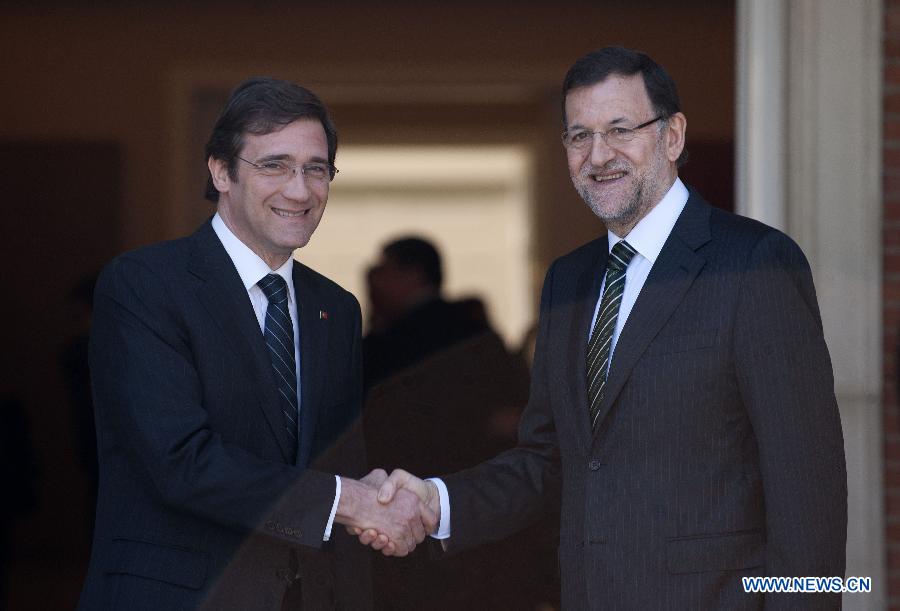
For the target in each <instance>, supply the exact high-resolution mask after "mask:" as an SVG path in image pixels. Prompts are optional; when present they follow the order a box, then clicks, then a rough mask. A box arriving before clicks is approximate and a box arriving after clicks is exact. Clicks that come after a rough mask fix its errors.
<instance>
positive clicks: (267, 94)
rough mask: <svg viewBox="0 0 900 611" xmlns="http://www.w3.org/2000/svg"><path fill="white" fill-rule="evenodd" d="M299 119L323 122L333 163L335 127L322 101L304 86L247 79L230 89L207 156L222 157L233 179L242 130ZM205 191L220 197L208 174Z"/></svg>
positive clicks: (265, 130) (263, 130)
mask: <svg viewBox="0 0 900 611" xmlns="http://www.w3.org/2000/svg"><path fill="white" fill-rule="evenodd" d="M298 119H315V120H317V121H319V123H321V124H322V128H323V129H324V130H325V138H326V140H327V141H328V162H329V163H331V164H332V165H334V158H335V155H336V154H337V131H336V130H335V129H334V124H333V123H332V122H331V118H330V117H329V116H328V110H327V109H326V108H325V105H324V104H322V101H321V100H319V98H318V97H317V96H316V94H314V93H313V92H312V91H310V90H309V89H306V88H305V87H301V86H300V85H295V84H294V83H290V82H288V81H281V80H278V79H274V78H268V77H254V78H250V79H247V80H246V81H244V82H243V83H241V84H240V85H238V86H237V88H236V89H235V90H234V91H233V92H232V93H231V97H229V98H228V102H227V103H226V104H225V108H224V109H223V110H222V114H221V115H219V118H218V119H217V120H216V124H215V126H214V127H213V130H212V134H210V136H209V141H208V142H207V143H206V159H209V158H210V157H212V158H213V159H220V160H222V161H225V162H226V163H227V164H228V175H229V176H230V177H231V179H232V180H235V181H236V180H237V169H236V164H237V156H238V154H239V153H240V152H241V149H242V148H243V146H244V134H257V135H262V134H269V133H272V132H273V131H277V130H279V129H281V128H282V127H284V126H286V125H289V124H290V123H293V122H294V121H297V120H298ZM205 195H206V199H208V200H210V201H212V202H218V201H219V192H218V191H217V190H216V187H215V185H214V184H213V181H212V177H211V176H210V177H209V179H208V180H207V182H206V194H205Z"/></svg>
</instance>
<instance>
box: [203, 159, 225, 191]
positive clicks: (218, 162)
mask: <svg viewBox="0 0 900 611" xmlns="http://www.w3.org/2000/svg"><path fill="white" fill-rule="evenodd" d="M206 167H208V168H209V175H210V176H212V181H213V186H214V187H215V188H216V190H217V191H218V192H219V193H227V192H228V190H229V189H230V187H231V176H229V175H228V164H227V163H226V162H225V161H224V160H223V159H215V158H214V157H210V158H209V159H207V160H206Z"/></svg>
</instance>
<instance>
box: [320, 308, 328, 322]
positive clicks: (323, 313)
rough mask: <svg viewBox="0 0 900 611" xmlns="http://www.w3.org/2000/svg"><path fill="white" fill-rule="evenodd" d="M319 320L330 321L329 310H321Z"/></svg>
mask: <svg viewBox="0 0 900 611" xmlns="http://www.w3.org/2000/svg"><path fill="white" fill-rule="evenodd" d="M319 320H328V310H319Z"/></svg>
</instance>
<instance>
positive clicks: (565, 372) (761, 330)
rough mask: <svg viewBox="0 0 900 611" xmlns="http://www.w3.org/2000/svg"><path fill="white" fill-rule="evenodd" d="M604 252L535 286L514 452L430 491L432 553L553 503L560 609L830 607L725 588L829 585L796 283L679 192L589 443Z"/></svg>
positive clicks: (830, 466) (837, 537) (826, 505)
mask: <svg viewBox="0 0 900 611" xmlns="http://www.w3.org/2000/svg"><path fill="white" fill-rule="evenodd" d="M607 256H608V245H607V239H606V237H603V238H602V239H598V240H595V241H594V242H591V243H589V244H587V245H585V246H583V247H581V248H579V249H578V250H576V251H574V252H572V253H570V254H568V255H566V256H564V257H562V258H560V259H559V260H557V261H556V262H555V263H554V264H553V266H552V267H551V268H550V270H549V271H548V273H547V277H546V281H545V283H544V288H543V293H542V297H541V310H540V321H539V331H538V338H537V348H536V355H535V363H534V370H533V372H532V375H533V382H532V387H531V395H530V398H529V404H528V406H527V408H526V410H525V413H524V415H523V418H522V422H521V426H520V430H519V445H518V446H517V448H515V449H513V450H511V451H509V452H507V453H505V454H502V455H500V456H499V457H498V458H496V459H494V460H492V461H490V462H488V463H485V464H483V465H481V466H479V467H475V468H474V469H471V470H468V471H463V472H461V473H458V474H455V475H453V476H450V477H447V478H446V480H445V481H446V483H447V486H448V489H449V494H450V503H451V508H452V512H451V528H452V537H451V538H450V540H449V548H448V549H449V550H452V549H454V548H464V547H467V546H470V545H474V544H477V543H479V542H482V541H486V540H493V539H496V538H498V537H502V536H506V535H508V534H509V533H510V532H513V531H514V530H516V529H518V528H520V527H521V526H522V525H523V524H526V523H528V522H529V521H530V520H532V519H534V516H535V515H537V514H538V513H539V512H540V511H541V510H542V506H543V504H544V503H546V502H547V501H548V500H549V501H551V502H556V503H561V527H560V548H559V563H560V572H561V579H562V599H563V607H564V608H565V609H751V608H761V607H762V606H763V605H764V604H765V606H766V607H767V608H769V607H771V608H778V607H782V608H790V609H798V608H804V607H810V608H823V607H835V606H839V605H840V598H839V596H826V595H811V596H806V597H802V596H794V595H788V594H771V595H768V596H765V597H764V595H762V594H746V593H744V592H743V590H742V585H741V579H740V578H741V577H743V576H762V575H773V576H812V575H820V576H834V575H838V576H839V575H843V573H844V565H845V542H846V528H847V498H846V497H847V489H846V469H845V464H844V447H843V436H842V432H841V423H840V418H839V414H838V409H837V405H836V402H835V397H834V382H833V376H832V369H831V361H830V358H829V356H828V351H827V348H826V346H825V341H824V339H823V333H822V324H821V319H820V315H819V309H818V306H817V303H816V297H815V291H814V288H813V283H812V276H811V273H810V269H809V266H808V264H807V262H806V259H805V258H804V256H803V253H802V252H801V251H800V249H799V247H797V245H796V244H795V243H794V242H793V241H792V240H791V239H790V238H788V237H787V236H785V235H784V234H782V233H780V232H778V231H776V230H774V229H772V228H770V227H766V226H765V225H762V224H761V223H758V222H755V221H753V220H750V219H746V218H742V217H739V216H736V215H733V214H729V213H726V212H723V211H721V210H717V209H714V208H712V207H710V206H709V205H708V204H707V203H705V202H704V201H702V199H701V198H700V197H699V196H698V195H697V194H696V193H694V192H691V195H690V198H689V200H688V202H687V205H686V207H685V208H684V210H683V212H682V214H681V216H680V217H679V219H678V221H677V223H676V224H675V227H674V229H673V230H672V233H671V234H670V236H669V238H668V240H667V241H666V243H665V245H664V247H663V249H662V251H661V253H660V255H659V257H658V258H657V260H656V262H655V264H654V266H653V268H652V270H651V272H650V275H649V277H648V278H647V281H646V283H645V285H644V286H643V288H642V290H641V293H640V295H639V296H638V299H637V302H636V303H635V305H634V309H633V310H632V311H631V314H630V316H629V318H628V321H627V322H626V324H625V326H624V328H623V330H622V333H621V336H620V337H619V340H618V344H617V346H616V350H615V353H614V355H613V360H612V366H611V370H610V372H609V377H608V380H607V384H606V389H605V393H604V398H603V401H602V404H601V407H600V416H599V425H598V428H597V430H596V433H594V434H592V432H591V428H590V424H589V417H588V403H587V391H586V381H585V380H586V365H585V355H586V351H587V338H588V331H589V325H590V323H591V316H592V314H593V308H594V306H595V304H596V302H597V299H598V296H599V291H600V284H601V280H602V277H603V273H604V269H605V267H606V259H607Z"/></svg>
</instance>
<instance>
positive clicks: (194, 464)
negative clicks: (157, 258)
mask: <svg viewBox="0 0 900 611" xmlns="http://www.w3.org/2000/svg"><path fill="white" fill-rule="evenodd" d="M176 303H177V300H176V299H175V298H174V296H173V295H171V294H170V292H169V288H168V285H167V284H166V283H165V282H164V280H163V278H161V277H160V275H159V273H157V272H156V271H155V270H152V269H150V268H148V267H147V266H146V265H145V264H144V263H143V262H141V261H139V260H135V259H132V258H128V257H125V258H120V259H117V260H116V261H115V262H113V263H112V264H111V265H110V266H109V267H108V268H107V269H106V270H105V271H104V273H103V274H102V275H101V278H100V280H99V282H98V288H97V292H96V297H95V310H94V318H93V329H92V337H91V348H90V352H91V371H92V378H93V385H94V392H95V397H96V402H97V410H98V430H99V444H100V446H101V448H106V449H107V450H106V451H108V452H109V453H111V454H115V455H116V456H117V457H122V460H127V461H133V462H135V463H136V465H135V467H134V469H132V470H133V471H136V472H138V473H144V474H145V475H146V476H147V478H148V479H149V481H151V482H152V487H153V489H154V490H153V491H152V493H155V495H156V500H157V502H159V503H161V504H163V505H166V506H168V507H170V508H171V509H173V510H176V511H179V512H185V513H188V514H191V515H194V516H196V517H198V518H200V519H203V520H206V521H210V522H213V523H216V524H219V525H222V526H225V527H229V528H232V529H235V530H237V531H241V532H245V531H252V530H259V531H261V532H263V533H264V534H267V535H270V536H272V537H275V538H277V539H280V540H283V541H285V542H287V543H291V544H294V545H297V544H301V545H307V546H311V547H320V546H321V545H322V537H323V533H324V531H325V524H326V521H327V519H328V514H329V512H330V510H331V506H332V503H333V501H334V495H335V481H334V476H333V475H329V474H326V473H322V472H318V471H314V470H310V469H307V470H301V469H297V468H295V467H292V466H289V465H287V464H283V463H278V462H274V461H266V460H263V459H261V458H259V457H257V456H255V455H254V454H251V453H249V452H247V451H245V450H243V449H242V448H240V447H236V446H234V445H232V444H228V443H225V441H224V440H223V439H222V438H221V437H220V436H219V435H218V434H217V433H215V432H214V430H213V427H211V424H210V422H209V421H208V413H207V411H206V410H205V409H204V407H203V405H202V401H203V396H202V390H201V388H202V386H201V382H200V379H199V375H198V372H197V369H196V367H195V364H194V356H193V353H192V346H193V343H194V342H195V341H199V338H194V337H192V336H191V334H192V330H190V329H188V328H187V327H186V325H185V324H184V321H183V319H182V317H181V315H180V313H179V311H178V308H177V306H176V305H175V304H176ZM226 382H227V381H223V383H226ZM248 409H249V408H248ZM117 460H118V459H117ZM111 468H115V465H111Z"/></svg>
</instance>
